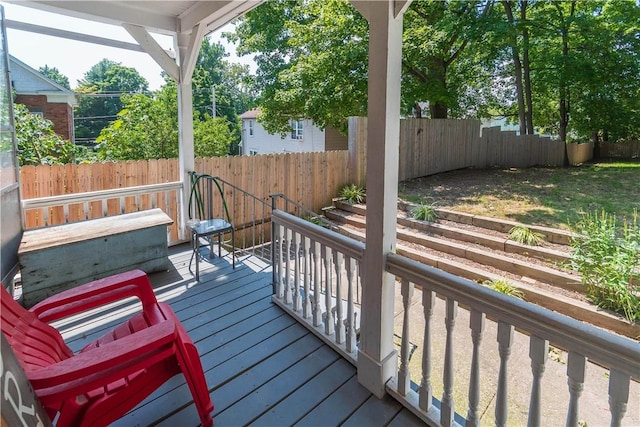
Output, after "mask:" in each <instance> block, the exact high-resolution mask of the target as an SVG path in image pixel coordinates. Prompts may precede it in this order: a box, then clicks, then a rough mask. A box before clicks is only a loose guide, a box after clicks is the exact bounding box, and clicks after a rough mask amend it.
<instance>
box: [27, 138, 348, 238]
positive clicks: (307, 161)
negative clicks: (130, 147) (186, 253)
mask: <svg viewBox="0 0 640 427" xmlns="http://www.w3.org/2000/svg"><path fill="white" fill-rule="evenodd" d="M348 160H349V153H348V151H329V152H317V153H286V154H265V155H258V156H236V157H213V158H202V159H201V158H198V159H196V162H195V167H196V171H198V172H199V173H207V174H210V175H213V176H219V177H221V178H222V179H223V180H225V181H227V182H229V183H231V184H233V185H235V186H237V187H239V188H242V189H243V190H246V191H248V192H249V193H251V194H254V195H255V196H256V197H258V198H260V199H263V200H264V201H267V202H268V201H269V196H270V195H271V194H277V193H282V194H284V195H286V196H287V197H288V198H290V199H291V200H293V201H295V202H297V203H298V204H300V205H302V206H304V207H305V208H307V209H309V210H313V211H316V212H318V211H319V210H320V209H321V208H323V207H325V206H327V205H329V204H330V203H331V198H332V197H335V196H336V195H337V194H338V192H339V190H340V188H341V187H342V186H344V185H346V184H348V183H349V182H350V176H349V171H348ZM178 175H179V165H178V160H177V159H160V160H144V161H127V162H108V163H93V164H80V165H52V166H48V165H41V166H24V167H22V168H21V169H20V186H21V189H22V199H23V200H28V199H34V198H43V197H51V196H62V195H68V194H76V193H85V192H95V191H103V190H111V189H120V188H122V189H125V188H129V187H135V186H142V185H151V184H163V183H171V182H175V181H179V180H180V177H179V176H178ZM111 197H112V198H113V200H111V199H110V200H108V201H107V203H106V208H105V205H104V204H103V203H101V201H91V202H89V203H90V207H89V208H90V212H89V213H88V214H87V213H86V212H84V210H86V209H85V208H83V206H82V204H78V206H73V207H71V208H70V207H68V206H67V207H63V206H50V207H48V208H46V209H47V212H46V213H43V212H42V211H41V209H43V208H38V209H31V210H25V228H26V229H30V228H34V227H40V226H44V225H54V224H61V223H64V222H72V221H79V220H83V219H85V217H89V218H99V217H103V216H110V215H117V214H120V213H124V212H133V211H136V210H140V209H148V208H150V207H151V204H152V201H153V204H155V205H157V206H158V207H160V208H162V209H163V210H164V211H165V212H167V214H168V215H169V216H171V218H172V219H173V220H174V222H175V223H176V224H177V222H178V221H177V219H178V218H177V215H178V211H179V209H178V208H177V204H178V200H177V198H178V191H176V190H170V191H168V192H167V191H160V190H158V195H157V196H156V195H155V192H154V194H151V195H144V196H139V195H138V196H126V200H124V201H120V200H118V198H119V197H118V196H115V195H114V196H111ZM45 221H46V224H45ZM173 228H175V224H174V226H173ZM171 234H172V236H173V235H175V236H177V230H172V232H171ZM172 238H173V237H172Z"/></svg>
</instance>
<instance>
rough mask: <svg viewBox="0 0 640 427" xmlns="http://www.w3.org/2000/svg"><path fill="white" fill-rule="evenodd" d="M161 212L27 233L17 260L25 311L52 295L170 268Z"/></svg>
mask: <svg viewBox="0 0 640 427" xmlns="http://www.w3.org/2000/svg"><path fill="white" fill-rule="evenodd" d="M172 223H173V221H172V219H171V218H170V217H169V216H168V215H167V214H165V213H164V212H163V211H162V210H161V209H151V210H146V211H141V212H134V213H129V214H123V215H116V216H111V217H106V218H99V219H92V220H88V221H82V222H75V223H70V224H63V225H56V226H52V227H46V228H38V229H34V230H27V231H25V232H24V234H23V236H22V241H21V242H20V248H19V250H18V259H19V260H20V266H21V282H22V295H23V300H24V304H25V305H26V306H27V307H31V306H32V305H34V304H36V303H38V302H40V301H42V300H43V299H45V298H46V297H48V296H51V295H53V294H56V293H58V292H61V291H64V290H66V289H70V288H72V287H74V286H77V285H80V284H83V283H86V282H89V281H91V280H95V279H100V278H102V277H106V276H109V275H111V274H115V273H121V272H123V271H127V270H132V269H135V268H139V269H141V270H143V271H145V272H146V273H151V272H154V271H163V270H166V269H167V268H168V266H169V259H168V256H167V255H168V249H167V226H169V225H171V224H172Z"/></svg>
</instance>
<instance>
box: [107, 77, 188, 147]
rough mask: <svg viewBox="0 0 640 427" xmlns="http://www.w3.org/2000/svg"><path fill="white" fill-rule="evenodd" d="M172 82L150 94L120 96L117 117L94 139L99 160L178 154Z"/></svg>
mask: <svg viewBox="0 0 640 427" xmlns="http://www.w3.org/2000/svg"><path fill="white" fill-rule="evenodd" d="M177 93H178V92H177V87H176V84H175V83H173V82H169V83H167V84H166V85H164V86H163V87H162V88H161V89H160V90H159V91H158V92H156V93H155V94H153V95H152V96H149V95H146V94H133V95H123V97H122V102H123V104H124V105H123V109H122V110H121V111H120V112H119V113H118V115H117V119H116V120H115V121H113V122H111V123H110V124H109V125H107V126H106V127H105V128H103V129H102V131H101V132H100V135H99V136H98V138H97V139H96V142H97V143H98V152H99V155H100V158H101V159H102V160H142V159H157V158H175V157H178V96H177Z"/></svg>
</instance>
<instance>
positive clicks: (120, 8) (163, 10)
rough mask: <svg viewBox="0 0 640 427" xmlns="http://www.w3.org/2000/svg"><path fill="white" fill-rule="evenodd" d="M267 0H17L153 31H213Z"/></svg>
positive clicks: (108, 22) (61, 11)
mask: <svg viewBox="0 0 640 427" xmlns="http://www.w3.org/2000/svg"><path fill="white" fill-rule="evenodd" d="M262 1H264V0H214V1H104V0H98V1H38V0H27V1H15V0H14V1H13V2H15V3H19V4H20V5H21V6H27V7H33V8H37V9H41V10H45V11H49V12H54V13H58V14H61V15H67V16H74V17H77V18H83V19H88V20H91V21H97V22H104V23H107V24H114V25H119V26H121V25H123V24H129V25H137V26H140V27H143V28H145V29H146V30H147V31H149V32H154V33H160V34H167V35H175V34H179V33H186V34H189V33H191V31H192V29H193V28H194V27H196V26H198V25H201V26H204V27H205V28H206V34H208V33H211V32H213V31H215V30H217V29H219V28H221V27H222V26H224V25H226V24H227V23H229V22H230V21H231V20H233V19H234V18H237V17H238V16H241V15H243V14H245V13H246V12H248V11H249V10H251V9H253V8H254V7H256V6H258V5H259V4H260V3H262Z"/></svg>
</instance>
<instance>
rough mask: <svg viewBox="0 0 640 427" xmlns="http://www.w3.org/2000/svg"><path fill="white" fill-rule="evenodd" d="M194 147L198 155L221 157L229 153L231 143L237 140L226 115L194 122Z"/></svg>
mask: <svg viewBox="0 0 640 427" xmlns="http://www.w3.org/2000/svg"><path fill="white" fill-rule="evenodd" d="M193 139H194V149H195V152H196V156H197V157H220V156H226V155H227V154H229V148H230V147H231V144H233V143H234V142H236V139H237V135H234V132H232V131H231V130H230V128H229V122H228V121H227V120H226V119H225V118H224V117H216V118H212V117H208V116H206V117H205V118H204V119H203V120H198V121H197V122H195V123H194V129H193Z"/></svg>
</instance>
